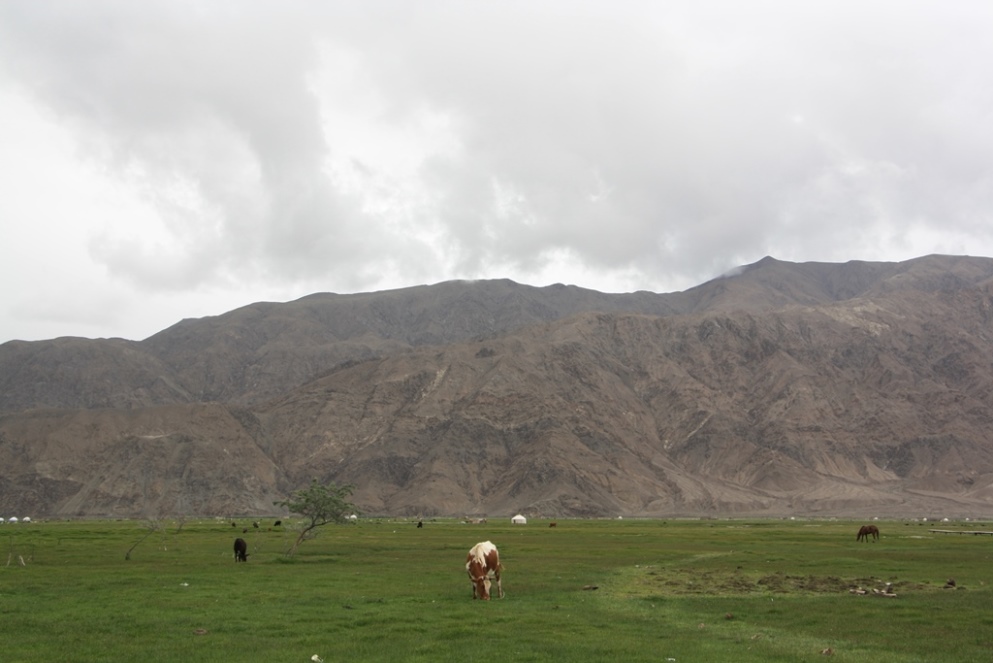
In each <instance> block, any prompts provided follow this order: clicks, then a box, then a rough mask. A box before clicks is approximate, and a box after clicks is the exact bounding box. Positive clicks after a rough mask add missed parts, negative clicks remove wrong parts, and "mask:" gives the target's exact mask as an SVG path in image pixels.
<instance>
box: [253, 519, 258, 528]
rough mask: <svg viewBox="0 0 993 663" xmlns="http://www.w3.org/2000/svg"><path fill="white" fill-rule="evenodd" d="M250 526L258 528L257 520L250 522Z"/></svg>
mask: <svg viewBox="0 0 993 663" xmlns="http://www.w3.org/2000/svg"><path fill="white" fill-rule="evenodd" d="M252 527H254V528H255V529H258V528H259V521H257V520H256V521H255V522H254V523H252Z"/></svg>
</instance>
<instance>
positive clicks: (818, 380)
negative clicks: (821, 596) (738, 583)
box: [0, 256, 993, 516]
mask: <svg viewBox="0 0 993 663" xmlns="http://www.w3.org/2000/svg"><path fill="white" fill-rule="evenodd" d="M991 408H993V259H989V258H974V257H955V256H927V257H923V258H919V259H915V260H910V261H906V262H901V263H870V262H849V263H844V264H833V263H800V264H796V263H788V262H782V261H777V260H775V259H772V258H765V259H763V260H761V261H759V262H757V263H755V264H753V265H748V266H745V267H742V268H740V269H737V270H734V272H732V273H729V274H727V275H725V276H724V277H721V278H719V279H715V280H713V281H710V282H707V283H704V284H702V285H700V286H697V287H695V288H692V289H690V290H687V291H684V292H678V293H667V294H655V293H649V292H637V293H631V294H623V295H615V294H604V293H599V292H595V291H591V290H584V289H581V288H577V287H572V286H563V285H556V286H550V287H546V288H534V287H530V286H526V285H520V284H517V283H513V282H511V281H506V280H500V281H477V282H446V283H440V284H437V285H432V286H418V287H414V288H406V289H401V290H392V291H386V292H378V293H365V294H354V295H337V294H327V293H325V294H316V295H312V296H309V297H305V298H303V299H300V300H297V301H294V302H288V303H259V304H254V305H251V306H247V307H244V308H240V309H237V310H234V311H231V312H229V313H225V314H223V315H219V316H216V317H211V318H202V319H196V320H184V321H182V322H179V323H177V324H176V325H173V326H172V327H170V328H168V329H165V330H163V331H161V332H160V333H158V334H155V335H154V336H152V337H150V338H148V339H146V340H144V341H140V342H135V341H125V340H122V339H95V340H93V339H83V338H60V339H54V340H49V341H36V342H22V341H12V342H9V343H5V344H3V345H0V467H2V468H3V469H2V470H0V511H3V512H6V513H4V514H0V515H7V514H9V515H22V514H23V515H32V516H54V515H59V516H75V515H86V516H103V515H117V516H148V515H171V514H218V515H235V514H264V513H272V512H274V507H273V505H272V503H273V501H274V500H277V499H280V498H281V497H282V496H284V495H286V494H288V492H290V491H292V490H294V489H296V488H298V487H300V486H302V485H304V484H306V483H307V482H309V480H310V479H311V478H318V479H321V480H326V479H333V480H335V481H338V482H342V483H351V484H354V485H355V486H356V492H355V495H354V500H355V502H356V504H357V505H358V506H359V507H360V508H361V509H362V510H363V511H364V512H367V513H372V514H395V515H410V516H431V515H469V514H474V515H483V514H486V515H501V514H510V513H511V512H517V511H520V512H523V513H525V514H531V515H548V516H567V515H578V516H613V515H625V516H640V515H654V516H667V515H701V514H703V515H744V514H762V515H787V514H838V515H859V514H866V515H868V514H879V515H907V516H910V515H913V516H919V515H925V516H929V515H981V514H987V515H988V514H990V513H993V441H991V438H990V431H991V430H993V426H991V424H993V409H991Z"/></svg>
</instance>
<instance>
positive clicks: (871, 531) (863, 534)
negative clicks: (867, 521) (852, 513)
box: [855, 525, 879, 542]
mask: <svg viewBox="0 0 993 663" xmlns="http://www.w3.org/2000/svg"><path fill="white" fill-rule="evenodd" d="M870 536H871V537H872V540H873V542H875V541H878V540H879V528H878V527H876V526H875V525H862V527H860V528H859V535H858V536H857V537H855V540H856V541H868V540H869V537H870Z"/></svg>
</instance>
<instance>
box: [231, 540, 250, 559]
mask: <svg viewBox="0 0 993 663" xmlns="http://www.w3.org/2000/svg"><path fill="white" fill-rule="evenodd" d="M234 561H236V562H247V561H248V544H247V543H245V539H235V540H234Z"/></svg>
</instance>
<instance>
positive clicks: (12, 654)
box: [0, 519, 993, 663]
mask: <svg viewBox="0 0 993 663" xmlns="http://www.w3.org/2000/svg"><path fill="white" fill-rule="evenodd" d="M260 522H261V524H262V527H260V528H259V529H254V528H252V527H251V524H250V521H244V520H239V525H238V527H237V528H232V527H231V523H230V521H222V520H215V519H205V520H197V521H186V522H182V523H180V522H175V521H167V520H164V521H161V522H160V523H158V525H159V529H158V530H157V531H154V532H151V533H150V531H151V530H150V529H149V523H144V522H140V521H121V522H110V521H107V522H92V521H91V522H54V521H52V522H37V523H31V524H29V525H23V524H21V525H3V526H0V652H2V653H0V658H2V661H4V662H5V663H13V662H17V661H24V662H30V663H37V662H39V661H72V662H85V661H104V662H106V661H154V662H156V663H158V662H171V661H177V662H178V661H182V662H183V663H194V662H199V661H217V662H221V661H223V662H229V661H266V662H282V661H286V662H297V663H306V662H307V661H310V660H311V657H312V656H313V655H315V654H317V655H319V656H320V657H321V658H323V659H324V661H326V662H328V663H330V662H331V661H349V662H355V661H432V662H436V661H487V662H488V663H496V662H499V661H570V662H582V661H653V662H654V661H672V660H675V661H676V662H677V663H689V662H691V661H705V662H713V661H736V662H739V661H740V662H746V663H747V662H749V661H763V662H768V661H790V662H797V661H824V660H833V661H873V662H874V663H886V662H911V661H914V662H919V661H983V662H989V661H990V660H993V594H991V591H990V587H991V583H993V560H991V558H993V537H991V536H961V535H942V534H933V533H930V532H929V528H928V525H927V524H920V523H904V522H880V523H877V524H879V526H880V530H881V531H882V538H881V539H880V541H879V542H878V543H858V542H856V541H855V534H856V532H857V530H858V525H859V524H861V523H854V522H839V521H819V520H796V521H792V520H789V521H787V520H776V521H773V520H767V521H763V520H668V521H661V520H614V521H582V520H559V521H557V526H556V527H555V528H549V527H548V523H547V522H542V521H532V522H531V523H530V524H528V525H525V526H513V525H510V524H509V522H506V523H505V522H502V521H501V522H495V521H494V520H491V521H490V522H489V523H486V524H480V525H472V524H463V523H460V522H458V521H451V520H445V521H427V522H425V525H424V527H423V528H420V529H419V528H417V527H415V523H414V522H412V521H400V520H386V519H384V520H360V521H359V522H358V523H357V524H351V525H341V526H328V527H325V528H323V529H322V530H321V533H320V535H319V536H318V537H317V538H316V539H314V540H311V541H307V542H305V543H304V544H303V545H302V547H301V548H300V549H299V551H298V553H297V554H296V555H295V556H293V557H287V556H286V555H285V551H286V550H287V549H288V548H289V547H290V545H291V544H292V542H293V538H294V532H293V531H292V529H291V527H286V528H276V527H273V526H272V524H273V523H272V520H271V519H268V520H265V521H260ZM245 525H247V526H248V528H249V530H248V532H247V533H246V534H242V527H243V526H245ZM942 527H944V528H947V529H976V530H990V529H993V526H991V525H990V524H989V523H975V522H968V523H943V524H942ZM236 536H241V537H243V538H245V539H246V540H247V541H248V545H249V553H250V557H249V561H248V563H247V564H236V563H235V562H234V558H233V554H232V543H233V541H234V539H235V537H236ZM487 539H488V540H491V541H493V542H494V543H496V544H497V546H498V547H499V548H500V552H501V556H502V560H503V564H504V567H505V571H504V589H505V591H506V598H504V599H502V600H493V601H489V602H483V601H473V600H472V598H471V597H472V590H471V587H470V584H469V580H468V578H467V577H466V574H465V571H464V560H465V555H466V552H467V551H468V549H469V548H470V547H471V546H472V545H473V544H474V543H476V542H478V541H483V540H487ZM136 544H137V545H136ZM132 548H133V549H132ZM129 550H130V559H125V555H126V553H128V551H129ZM949 578H954V579H955V581H956V588H954V589H947V588H945V584H946V581H947V580H948V579H949ZM886 583H890V587H891V592H892V593H893V594H895V596H892V597H890V596H884V595H881V594H877V593H875V591H873V590H882V589H883V588H884V587H885V586H886ZM856 587H861V588H862V589H864V590H865V591H866V592H867V593H866V594H855V593H852V592H851V590H852V589H853V588H856ZM826 649H830V650H831V654H832V657H831V658H830V659H826V658H825V656H824V655H823V654H822V651H824V650H826Z"/></svg>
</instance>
